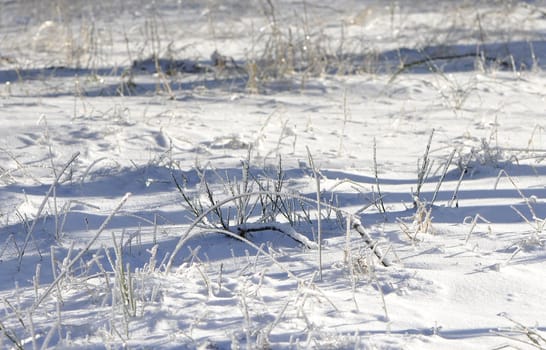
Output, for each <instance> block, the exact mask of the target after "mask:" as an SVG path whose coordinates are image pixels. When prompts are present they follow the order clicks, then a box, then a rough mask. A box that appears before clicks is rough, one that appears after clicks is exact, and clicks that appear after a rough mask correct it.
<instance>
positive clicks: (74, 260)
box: [32, 193, 131, 312]
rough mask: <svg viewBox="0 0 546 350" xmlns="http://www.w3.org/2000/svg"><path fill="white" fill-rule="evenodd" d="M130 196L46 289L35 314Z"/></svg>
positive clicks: (122, 200)
mask: <svg viewBox="0 0 546 350" xmlns="http://www.w3.org/2000/svg"><path fill="white" fill-rule="evenodd" d="M130 196H131V193H126V194H125V196H123V198H122V199H121V201H120V202H119V204H118V205H117V206H116V208H114V210H113V211H112V212H111V213H110V215H108V217H107V218H106V219H105V220H104V222H103V223H102V225H100V227H99V229H98V230H97V232H96V233H95V235H94V236H93V238H92V239H91V240H90V241H89V242H88V243H87V245H86V246H85V247H84V248H83V249H82V251H81V252H80V253H79V254H78V255H76V256H75V257H74V259H72V261H70V262H69V263H68V264H67V265H66V266H64V268H63V270H62V271H61V273H60V274H59V275H58V276H57V278H56V279H55V280H54V281H53V283H51V285H50V286H49V287H48V288H47V289H46V291H45V292H44V293H43V294H42V295H41V296H40V297H39V298H38V299H37V300H36V302H35V303H34V305H33V306H32V311H33V312H34V310H36V309H37V308H38V306H40V304H41V303H42V302H43V301H44V300H45V298H47V296H48V295H49V293H51V291H52V290H53V289H54V288H55V287H56V286H57V285H58V284H59V282H60V281H61V279H62V278H63V277H64V276H65V275H66V274H67V273H68V271H70V269H71V268H72V266H74V265H75V264H76V263H77V262H78V261H79V260H80V259H81V258H82V257H83V256H84V255H85V254H86V253H87V252H88V251H89V249H90V248H91V246H93V244H94V243H95V241H96V240H97V239H98V238H99V236H100V235H101V233H102V232H103V231H104V229H105V228H106V226H107V225H108V224H109V223H110V221H111V220H112V218H113V217H114V216H115V215H116V214H117V212H118V211H119V210H120V209H121V207H122V206H123V205H124V204H125V202H127V200H128V199H129V197H130Z"/></svg>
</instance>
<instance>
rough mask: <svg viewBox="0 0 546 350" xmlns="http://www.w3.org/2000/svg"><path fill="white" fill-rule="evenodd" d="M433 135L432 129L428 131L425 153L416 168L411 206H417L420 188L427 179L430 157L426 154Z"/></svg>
mask: <svg viewBox="0 0 546 350" xmlns="http://www.w3.org/2000/svg"><path fill="white" fill-rule="evenodd" d="M433 135H434V129H432V131H431V132H430V137H429V138H428V142H427V148H426V149H425V154H424V155H423V163H422V164H421V167H418V168H417V171H418V172H417V191H416V192H415V193H414V199H413V206H414V207H415V208H417V199H419V196H420V195H421V188H422V187H423V184H424V183H425V181H426V179H427V173H428V170H429V168H430V158H429V156H428V154H429V152H430V144H431V143H432V136H433Z"/></svg>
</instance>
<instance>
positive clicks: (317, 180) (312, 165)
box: [306, 147, 322, 281]
mask: <svg viewBox="0 0 546 350" xmlns="http://www.w3.org/2000/svg"><path fill="white" fill-rule="evenodd" d="M306 148H307V156H308V157H309V166H310V167H311V170H312V171H313V176H314V177H315V182H316V185H317V241H318V242H317V243H318V259H319V261H318V264H319V280H320V281H322V228H321V222H320V221H321V220H320V178H319V176H318V172H317V168H315V162H314V161H313V157H312V156H311V151H310V150H309V147H306Z"/></svg>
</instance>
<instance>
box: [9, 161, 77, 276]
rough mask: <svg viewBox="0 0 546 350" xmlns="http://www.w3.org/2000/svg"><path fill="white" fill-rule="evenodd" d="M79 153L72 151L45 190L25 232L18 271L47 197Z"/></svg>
mask: <svg viewBox="0 0 546 350" xmlns="http://www.w3.org/2000/svg"><path fill="white" fill-rule="evenodd" d="M79 155H80V152H76V153H74V155H72V158H70V160H69V161H68V162H67V163H66V164H65V166H64V167H63V169H62V170H61V171H60V172H59V174H58V175H57V177H56V178H55V180H54V181H53V183H52V184H51V186H50V187H49V190H48V191H47V193H46V195H45V197H44V199H43V200H42V204H40V207H39V208H38V212H37V213H36V217H35V218H34V220H32V225H31V226H30V229H29V230H28V232H27V236H26V237H25V243H24V244H23V248H22V249H21V254H19V262H18V268H17V269H18V270H19V271H20V270H21V262H22V260H23V255H25V250H26V247H27V244H28V241H29V240H30V237H31V236H32V233H33V232H34V229H35V228H36V223H37V222H38V218H39V217H40V215H41V214H42V211H43V210H44V207H45V205H46V203H47V202H48V200H49V197H50V196H51V194H52V193H53V191H54V190H55V187H57V185H58V184H59V180H60V179H61V176H63V174H64V172H65V171H66V169H68V167H69V166H70V164H72V163H73V162H74V161H75V160H76V158H78V156H79Z"/></svg>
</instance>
